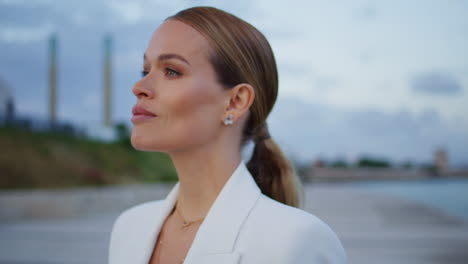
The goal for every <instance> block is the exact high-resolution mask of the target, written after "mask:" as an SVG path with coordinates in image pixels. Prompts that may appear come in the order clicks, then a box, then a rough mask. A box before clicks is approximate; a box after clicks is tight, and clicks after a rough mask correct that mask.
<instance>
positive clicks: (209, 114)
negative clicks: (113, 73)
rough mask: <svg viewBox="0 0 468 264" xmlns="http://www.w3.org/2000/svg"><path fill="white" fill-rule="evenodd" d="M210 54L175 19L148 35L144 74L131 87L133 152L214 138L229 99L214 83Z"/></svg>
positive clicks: (197, 143) (194, 34)
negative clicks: (135, 100) (133, 97)
mask: <svg viewBox="0 0 468 264" xmlns="http://www.w3.org/2000/svg"><path fill="white" fill-rule="evenodd" d="M209 50H210V47H209V44H208V42H207V40H206V39H205V38H204V37H203V36H202V35H201V34H200V33H199V32H198V31H196V30H195V29H193V28H192V27H190V26H188V25H186V24H184V23H182V22H179V21H177V20H168V21H166V22H164V23H163V24H162V25H161V26H160V27H159V28H158V29H157V30H156V31H155V32H154V33H153V35H152V37H151V40H150V43H149V45H148V48H147V49H146V52H145V56H144V74H145V76H144V77H143V78H142V79H141V80H139V81H138V82H137V83H136V84H135V86H134V87H133V93H134V95H135V96H136V97H137V104H136V105H135V107H134V108H133V117H132V122H133V124H134V128H133V131H132V138H131V140H132V145H133V146H134V147H135V148H137V149H140V150H150V151H163V152H171V151H180V150H184V149H187V148H193V147H199V146H202V145H204V144H206V143H208V142H210V141H213V139H215V138H216V137H217V136H218V135H219V133H220V131H221V128H222V126H223V124H222V120H223V118H224V116H225V109H226V107H227V106H228V103H229V95H228V90H225V89H223V87H222V85H221V84H219V83H218V82H217V78H216V74H215V71H214V69H213V67H212V65H211V64H210V63H209V60H208V58H209V57H208V56H209V55H208V54H209Z"/></svg>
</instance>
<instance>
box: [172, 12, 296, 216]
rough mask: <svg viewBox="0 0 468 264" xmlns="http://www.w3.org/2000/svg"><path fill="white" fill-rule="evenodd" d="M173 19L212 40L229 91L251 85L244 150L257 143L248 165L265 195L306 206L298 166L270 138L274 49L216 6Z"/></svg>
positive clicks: (252, 29) (275, 91)
mask: <svg viewBox="0 0 468 264" xmlns="http://www.w3.org/2000/svg"><path fill="white" fill-rule="evenodd" d="M168 19H174V20H178V21H180V22H183V23H185V24H187V25H189V26H191V27H192V28H194V29H195V30H197V31H198V32H200V33H201V34H202V35H204V36H205V38H206V39H207V40H208V41H209V43H210V46H211V48H212V50H213V51H214V52H213V53H212V54H211V55H210V62H211V64H212V65H213V68H214V70H215V72H216V73H217V76H218V81H219V82H220V83H221V84H223V85H224V86H225V87H226V88H227V89H230V88H232V87H234V86H235V85H237V84H240V83H248V84H250V85H251V86H252V87H253V88H254V91H255V99H254V102H253V103H252V105H251V107H250V115H249V118H248V119H247V122H246V124H245V127H244V130H243V135H242V146H245V144H246V143H247V142H248V140H253V141H254V142H255V147H254V149H253V153H252V157H251V159H250V160H249V161H248V163H247V168H248V170H249V172H250V173H251V174H252V176H253V177H254V179H255V181H256V183H257V185H258V186H259V188H260V189H261V191H262V193H264V194H265V195H267V196H269V197H270V198H272V199H275V200H277V201H279V202H281V203H284V204H287V205H290V206H294V207H301V204H302V200H303V192H302V186H301V183H300V181H299V178H298V177H297V174H296V172H295V170H294V167H293V165H292V164H291V162H290V161H289V160H288V159H287V157H286V156H285V154H284V153H283V152H282V150H281V148H280V147H279V146H278V144H277V143H276V142H275V141H274V140H273V139H272V138H271V137H270V135H269V132H268V127H267V124H266V118H267V117H268V115H269V114H270V112H271V110H272V108H273V105H274V104H275V102H276V98H277V95H278V71H277V67H276V61H275V57H274V55H273V50H272V49H271V47H270V44H269V43H268V41H267V39H266V38H265V36H264V35H263V34H262V33H261V32H260V31H259V30H257V29H256V28H255V27H253V26H252V25H250V24H249V23H247V22H245V21H243V20H242V19H240V18H238V17H236V16H234V15H232V14H229V13H227V12H225V11H222V10H219V9H216V8H213V7H192V8H188V9H185V10H182V11H180V12H178V13H177V14H175V15H174V16H171V17H168V18H167V19H166V20H168Z"/></svg>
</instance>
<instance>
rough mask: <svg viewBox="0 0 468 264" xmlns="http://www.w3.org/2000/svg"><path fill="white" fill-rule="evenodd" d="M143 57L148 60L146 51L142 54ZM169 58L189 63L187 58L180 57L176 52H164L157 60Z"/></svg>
mask: <svg viewBox="0 0 468 264" xmlns="http://www.w3.org/2000/svg"><path fill="white" fill-rule="evenodd" d="M143 59H144V60H145V61H148V58H147V57H146V53H144V54H143ZM170 59H178V60H181V61H183V62H185V63H186V64H188V65H190V63H189V62H188V60H186V59H185V58H184V57H182V56H180V55H178V54H175V53H166V54H161V55H159V56H158V60H159V61H163V60H170Z"/></svg>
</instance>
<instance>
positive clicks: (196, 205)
mask: <svg viewBox="0 0 468 264" xmlns="http://www.w3.org/2000/svg"><path fill="white" fill-rule="evenodd" d="M233 150H234V151H233ZM169 155H170V156H171V159H172V162H173V163H174V166H175V168H176V171H177V175H178V177H179V193H178V196H177V207H178V209H179V212H181V213H183V217H184V218H185V220H187V221H193V220H197V219H200V218H203V217H205V216H206V215H207V214H208V211H209V210H210V208H211V206H212V204H213V203H214V201H215V200H216V197H217V196H218V194H219V193H220V192H221V190H222V188H223V187H224V185H225V183H226V182H227V181H228V180H229V178H230V176H231V175H232V173H233V172H234V170H235V169H236V168H237V166H238V165H239V163H240V162H241V155H240V149H239V148H235V146H233V145H230V146H226V145H222V144H216V143H213V144H211V145H206V146H203V147H201V148H197V149H192V150H190V151H184V152H177V153H170V154H169Z"/></svg>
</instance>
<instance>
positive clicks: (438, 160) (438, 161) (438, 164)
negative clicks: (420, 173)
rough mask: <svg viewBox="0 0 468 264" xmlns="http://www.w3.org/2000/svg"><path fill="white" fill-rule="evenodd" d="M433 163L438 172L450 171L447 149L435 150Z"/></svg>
mask: <svg viewBox="0 0 468 264" xmlns="http://www.w3.org/2000/svg"><path fill="white" fill-rule="evenodd" d="M433 165H434V168H435V170H436V173H437V174H443V173H444V172H447V171H448V169H449V168H448V167H449V165H448V157H447V151H446V150H445V149H437V150H436V151H435V152H434V161H433Z"/></svg>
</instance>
